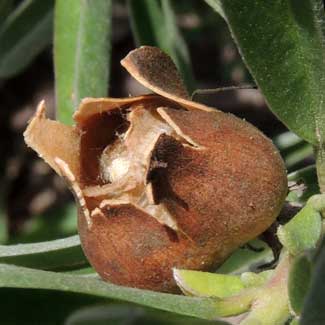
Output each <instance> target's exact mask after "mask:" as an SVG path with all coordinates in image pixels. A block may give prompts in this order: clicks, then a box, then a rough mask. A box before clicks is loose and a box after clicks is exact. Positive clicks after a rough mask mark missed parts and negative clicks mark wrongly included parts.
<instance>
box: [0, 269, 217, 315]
mask: <svg viewBox="0 0 325 325" xmlns="http://www.w3.org/2000/svg"><path fill="white" fill-rule="evenodd" d="M0 288H25V289H28V288H29V289H46V290H59V291H64V292H70V293H78V294H87V295H91V296H96V297H102V298H106V299H111V298H113V299H118V300H124V301H128V302H133V303H137V304H141V305H144V306H148V307H152V308H157V309H161V310H165V311H171V312H175V313H178V314H182V315H187V316H194V317H199V318H203V319H216V317H217V316H218V312H219V311H218V308H217V303H216V302H215V301H214V300H213V299H211V298H194V297H185V296H180V295H172V294H166V293H158V292H154V291H148V290H140V289H135V288H128V287H121V286H117V285H113V284H109V283H106V282H103V281H102V280H98V279H94V278H88V277H85V276H77V275H70V274H65V273H55V272H49V271H42V270H34V269H28V268H25V267H18V266H14V265H8V264H2V265H0Z"/></svg>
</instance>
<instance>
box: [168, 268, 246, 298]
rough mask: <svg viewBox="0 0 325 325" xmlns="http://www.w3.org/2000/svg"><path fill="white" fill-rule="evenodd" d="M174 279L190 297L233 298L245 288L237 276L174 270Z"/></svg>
mask: <svg viewBox="0 0 325 325" xmlns="http://www.w3.org/2000/svg"><path fill="white" fill-rule="evenodd" d="M173 274H174V279H175V281H176V283H177V285H178V286H179V287H180V288H181V290H182V291H183V292H184V293H185V294H187V295H191V296H196V297H197V296H199V297H219V298H225V297H229V296H233V295H235V294H237V293H239V292H240V291H242V290H243V289H244V288H245V286H244V284H243V282H242V280H241V279H240V277H239V276H236V275H224V274H217V273H209V272H200V271H190V270H179V269H174V271H173Z"/></svg>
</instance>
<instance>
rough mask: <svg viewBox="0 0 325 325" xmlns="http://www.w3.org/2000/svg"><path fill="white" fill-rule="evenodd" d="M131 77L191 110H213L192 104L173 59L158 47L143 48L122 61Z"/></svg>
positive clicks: (134, 51) (132, 52)
mask: <svg viewBox="0 0 325 325" xmlns="http://www.w3.org/2000/svg"><path fill="white" fill-rule="evenodd" d="M121 64H122V66H123V67H124V68H125V69H126V70H127V71H128V72H129V73H130V75H131V76H132V77H133V78H135V79H136V80H137V81H138V82H140V83H141V84H142V85H143V86H145V87H146V88H148V89H150V90H152V91H153V92H154V93H156V94H159V95H161V96H163V97H165V98H168V99H171V100H173V101H175V102H177V103H179V104H181V105H182V106H185V107H186V108H189V109H201V110H204V111H211V110H212V109H211V108H209V107H207V106H205V105H202V104H199V103H195V102H192V101H191V100H190V97H189V95H188V93H187V90H186V89H185V86H184V83H183V81H182V78H181V76H180V74H179V72H178V70H177V68H176V66H175V64H174V62H173V61H172V59H171V58H170V57H169V56H168V55H167V54H165V53H164V52H162V51H161V50H160V49H159V48H157V47H152V46H141V47H140V48H137V49H135V50H133V51H131V52H130V53H129V54H128V55H127V56H126V57H125V58H124V59H123V60H122V61H121Z"/></svg>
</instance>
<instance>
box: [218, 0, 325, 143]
mask: <svg viewBox="0 0 325 325" xmlns="http://www.w3.org/2000/svg"><path fill="white" fill-rule="evenodd" d="M221 2H222V8H223V10H224V12H225V15H226V19H227V22H228V24H229V28H230V30H231V32H232V34H233V37H234V39H235V41H236V42H237V44H238V46H239V49H240V52H241V54H242V57H243V59H244V60H245V62H246V64H247V66H248V68H249V69H250V71H251V73H252V75H253V77H254V78H255V80H256V82H257V84H258V86H259V87H260V88H261V90H262V92H263V94H264V96H265V98H266V100H267V102H268V104H269V106H270V108H271V109H272V111H273V112H274V113H275V114H276V115H277V116H278V117H279V118H280V120H281V121H282V122H283V123H285V124H286V125H287V126H288V127H289V129H290V130H291V131H294V132H295V133H297V134H298V135H299V136H300V137H302V138H303V139H305V140H307V141H308V142H310V143H312V144H317V143H318V139H317V136H316V124H317V121H316V118H317V116H316V115H317V114H318V112H324V109H325V107H324V105H325V101H324V100H323V91H324V88H325V37H324V30H325V29H324V17H325V16H324V8H323V3H322V1H321V0H300V1H294V0H288V1H261V0H246V1H242V0H231V1H230V0H222V1H221ZM318 127H324V126H321V125H319V123H318Z"/></svg>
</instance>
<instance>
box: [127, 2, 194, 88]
mask: <svg viewBox="0 0 325 325" xmlns="http://www.w3.org/2000/svg"><path fill="white" fill-rule="evenodd" d="M128 6H129V12H130V17H131V25H132V31H133V35H134V38H135V41H136V44H137V46H140V45H151V46H157V47H159V48H161V49H162V50H163V51H164V52H166V53H167V54H168V55H170V56H171V58H172V59H173V61H174V63H175V64H176V66H177V68H178V69H179V71H180V73H181V75H182V76H183V78H184V81H185V83H186V85H187V87H188V90H189V92H190V93H191V92H192V90H193V89H194V88H195V85H194V79H193V74H192V69H191V61H190V56H189V53H188V49H187V46H186V43H185V41H184V39H183V38H182V36H181V33H180V31H179V29H178V27H177V22H176V17H175V14H174V11H173V8H172V5H171V2H170V1H169V0H128Z"/></svg>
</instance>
